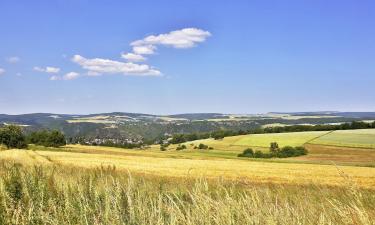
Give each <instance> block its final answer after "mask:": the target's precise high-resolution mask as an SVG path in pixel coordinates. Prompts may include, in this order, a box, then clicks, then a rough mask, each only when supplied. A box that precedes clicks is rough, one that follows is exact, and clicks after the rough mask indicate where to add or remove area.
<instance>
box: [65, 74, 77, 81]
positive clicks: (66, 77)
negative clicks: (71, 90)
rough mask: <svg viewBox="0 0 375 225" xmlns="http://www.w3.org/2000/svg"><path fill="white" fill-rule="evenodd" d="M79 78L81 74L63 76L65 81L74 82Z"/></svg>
mask: <svg viewBox="0 0 375 225" xmlns="http://www.w3.org/2000/svg"><path fill="white" fill-rule="evenodd" d="M78 77H79V73H76V72H70V73H67V74H65V75H64V76H63V80H74V79H77V78H78Z"/></svg>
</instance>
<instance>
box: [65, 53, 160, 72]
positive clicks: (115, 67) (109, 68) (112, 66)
mask: <svg viewBox="0 0 375 225" xmlns="http://www.w3.org/2000/svg"><path fill="white" fill-rule="evenodd" d="M72 61H73V62H75V63H77V64H79V65H80V66H82V68H84V69H86V70H88V71H89V72H88V73H90V74H92V75H93V74H95V75H99V74H118V73H121V74H124V75H138V76H160V75H161V72H160V71H158V70H156V69H153V68H152V67H150V66H149V65H146V64H136V63H132V62H126V63H124V62H119V61H114V60H110V59H101V58H94V59H87V58H85V57H83V56H80V55H75V56H73V58H72Z"/></svg>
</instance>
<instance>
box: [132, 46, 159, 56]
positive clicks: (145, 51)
mask: <svg viewBox="0 0 375 225" xmlns="http://www.w3.org/2000/svg"><path fill="white" fill-rule="evenodd" d="M155 50H156V47H155V46H153V45H141V46H134V47H133V52H134V53H135V54H138V55H152V54H154V53H155Z"/></svg>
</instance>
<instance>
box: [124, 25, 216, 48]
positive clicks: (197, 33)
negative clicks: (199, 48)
mask: <svg viewBox="0 0 375 225" xmlns="http://www.w3.org/2000/svg"><path fill="white" fill-rule="evenodd" d="M209 36H211V33H210V32H208V31H204V30H201V29H197V28H185V29H181V30H175V31H171V32H169V33H167V34H159V35H156V36H155V35H150V36H147V37H145V38H144V39H142V40H137V41H134V42H132V43H131V44H130V45H131V46H134V47H144V46H153V47H155V45H165V46H171V47H174V48H192V47H194V46H195V45H196V44H197V43H200V42H204V41H205V40H206V39H207V38H208V37H209ZM134 47H133V48H134Z"/></svg>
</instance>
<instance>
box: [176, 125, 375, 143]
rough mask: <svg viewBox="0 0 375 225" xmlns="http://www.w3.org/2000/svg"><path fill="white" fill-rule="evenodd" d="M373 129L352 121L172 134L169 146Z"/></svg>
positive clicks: (371, 126)
mask: <svg viewBox="0 0 375 225" xmlns="http://www.w3.org/2000/svg"><path fill="white" fill-rule="evenodd" d="M370 128H375V122H373V123H365V122H362V121H353V122H351V123H343V124H335V125H333V124H318V125H291V126H280V127H266V128H257V129H252V130H247V131H244V130H238V131H235V130H218V131H213V132H205V133H189V134H174V135H172V138H171V139H170V140H169V143H171V144H180V143H184V142H188V141H195V140H199V139H207V138H214V139H216V140H220V139H223V138H224V137H229V136H237V135H245V134H265V133H286V132H303V131H330V130H352V129H370Z"/></svg>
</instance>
